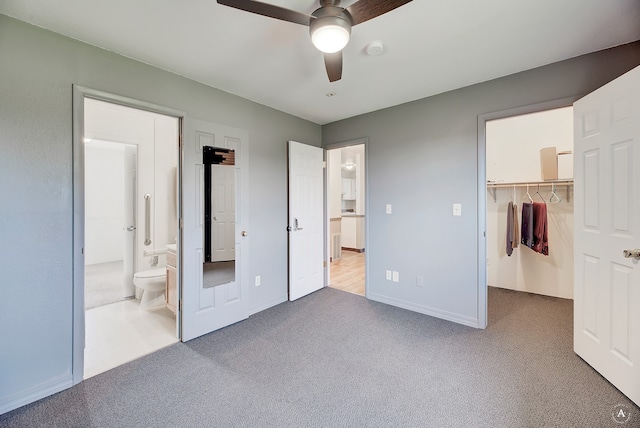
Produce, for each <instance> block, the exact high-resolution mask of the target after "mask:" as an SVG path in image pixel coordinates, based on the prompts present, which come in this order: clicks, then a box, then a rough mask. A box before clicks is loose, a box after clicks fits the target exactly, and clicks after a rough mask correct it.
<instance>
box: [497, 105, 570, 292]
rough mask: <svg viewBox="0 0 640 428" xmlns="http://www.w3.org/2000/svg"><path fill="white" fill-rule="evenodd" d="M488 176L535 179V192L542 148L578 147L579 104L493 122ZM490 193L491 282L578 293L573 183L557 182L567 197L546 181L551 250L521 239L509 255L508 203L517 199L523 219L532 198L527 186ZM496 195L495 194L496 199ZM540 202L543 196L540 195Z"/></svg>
mask: <svg viewBox="0 0 640 428" xmlns="http://www.w3.org/2000/svg"><path fill="white" fill-rule="evenodd" d="M486 142H487V147H486V149H487V150H486V152H487V180H488V181H490V182H498V183H510V182H517V183H523V182H530V183H532V184H531V185H530V186H529V189H528V190H529V193H530V194H531V195H534V194H535V192H537V191H538V186H537V185H536V184H534V183H536V182H539V181H541V175H540V149H541V148H544V147H556V148H557V150H558V151H565V150H573V109H572V108H571V107H567V108H563V109H555V110H549V111H546V112H539V113H534V114H530V115H523V116H516V117H513V118H506V119H499V120H496V121H490V122H487V129H486ZM489 190H490V192H489V191H488V192H487V284H488V285H489V286H492V287H499V288H506V289H511V290H518V291H525V292H529V293H536V294H543V295H547V296H554V297H561V298H567V299H572V298H573V234H574V233H573V220H574V216H573V185H568V186H566V185H562V186H560V185H559V186H557V189H556V193H557V194H558V195H559V196H560V198H561V199H562V200H561V201H560V202H558V201H557V199H555V198H553V202H550V199H551V198H550V197H551V191H552V187H551V186H549V185H545V186H540V187H539V193H540V195H541V196H542V198H544V200H545V202H546V204H547V222H548V241H549V255H548V256H545V255H542V254H539V253H536V252H534V251H533V250H531V249H530V248H527V247H526V246H524V245H522V244H521V243H519V245H518V247H517V248H516V249H514V250H513V254H512V255H511V256H508V255H507V251H506V239H507V207H508V205H509V202H510V201H512V202H514V203H515V204H516V205H517V207H518V220H519V222H521V221H522V203H523V202H529V201H530V200H529V197H528V196H527V188H526V187H524V186H521V187H516V188H515V190H514V187H513V186H509V187H497V188H492V189H489ZM494 195H495V199H494ZM533 199H534V201H537V202H541V201H542V199H541V198H540V197H539V196H538V195H535V196H534V198H533Z"/></svg>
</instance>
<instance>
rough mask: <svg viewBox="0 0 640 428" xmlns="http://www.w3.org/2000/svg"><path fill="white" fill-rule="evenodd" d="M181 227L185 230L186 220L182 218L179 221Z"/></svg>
mask: <svg viewBox="0 0 640 428" xmlns="http://www.w3.org/2000/svg"><path fill="white" fill-rule="evenodd" d="M179 224H180V226H178V227H179V228H180V229H184V220H182V218H180V221H179Z"/></svg>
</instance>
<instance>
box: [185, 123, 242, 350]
mask: <svg viewBox="0 0 640 428" xmlns="http://www.w3.org/2000/svg"><path fill="white" fill-rule="evenodd" d="M184 123H185V130H184V148H183V153H184V168H183V193H182V195H183V196H182V197H183V202H182V207H183V221H184V229H183V243H182V248H183V250H182V263H183V264H182V266H183V269H182V272H183V281H182V294H181V300H182V336H181V338H182V341H183V342H186V341H187V340H191V339H193V338H195V337H198V336H201V335H203V334H206V333H209V332H212V331H214V330H217V329H219V328H222V327H225V326H228V325H230V324H233V323H235V322H238V321H241V320H243V319H245V318H247V317H248V316H249V309H248V308H249V306H248V291H249V285H248V282H247V281H248V271H247V267H248V257H247V256H248V254H249V253H248V238H247V237H246V235H247V232H246V231H247V230H248V210H247V208H246V207H247V195H248V194H249V192H248V180H247V177H246V175H247V170H248V147H247V146H248V133H247V132H246V131H243V130H239V129H234V128H228V127H225V126H221V125H217V124H213V123H209V122H204V121H200V120H195V119H185V121H184ZM204 146H210V147H217V148H225V149H232V150H234V151H235V186H234V188H235V209H234V211H235V230H234V236H235V278H234V279H233V280H232V281H231V282H228V283H224V284H221V285H217V286H213V287H205V284H204V278H203V267H204V265H203V263H204V248H203V247H204V168H205V165H204V163H203V149H202V148H203V147H204Z"/></svg>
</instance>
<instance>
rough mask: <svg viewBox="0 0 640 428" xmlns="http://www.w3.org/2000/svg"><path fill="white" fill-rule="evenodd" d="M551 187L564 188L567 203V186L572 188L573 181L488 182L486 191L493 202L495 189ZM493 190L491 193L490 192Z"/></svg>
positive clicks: (568, 193)
mask: <svg viewBox="0 0 640 428" xmlns="http://www.w3.org/2000/svg"><path fill="white" fill-rule="evenodd" d="M543 186H551V187H552V188H555V187H556V186H565V187H566V189H567V201H569V195H570V192H569V186H573V180H548V181H524V182H504V181H488V182H487V191H488V192H489V194H491V196H493V201H494V202H495V201H496V200H497V198H496V191H495V189H497V188H516V187H535V188H536V189H537V188H538V187H543ZM491 189H493V192H492V191H491Z"/></svg>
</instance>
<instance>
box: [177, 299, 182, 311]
mask: <svg viewBox="0 0 640 428" xmlns="http://www.w3.org/2000/svg"><path fill="white" fill-rule="evenodd" d="M178 310H179V311H182V299H180V300H178Z"/></svg>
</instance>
